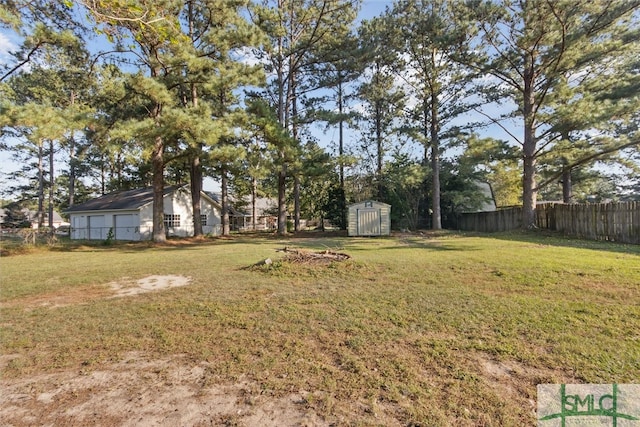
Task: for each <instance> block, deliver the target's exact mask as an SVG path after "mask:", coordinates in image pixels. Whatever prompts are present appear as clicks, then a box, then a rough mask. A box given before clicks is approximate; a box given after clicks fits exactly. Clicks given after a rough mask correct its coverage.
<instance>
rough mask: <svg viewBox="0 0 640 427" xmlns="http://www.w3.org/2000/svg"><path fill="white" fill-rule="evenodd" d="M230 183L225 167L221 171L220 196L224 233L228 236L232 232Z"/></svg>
mask: <svg viewBox="0 0 640 427" xmlns="http://www.w3.org/2000/svg"><path fill="white" fill-rule="evenodd" d="M228 187H229V184H228V179H227V170H226V169H225V168H224V167H223V168H222V169H221V171H220V191H221V192H222V195H221V196H220V198H221V202H222V218H221V220H222V235H223V236H228V235H229V234H231V231H230V230H231V227H229V189H228Z"/></svg>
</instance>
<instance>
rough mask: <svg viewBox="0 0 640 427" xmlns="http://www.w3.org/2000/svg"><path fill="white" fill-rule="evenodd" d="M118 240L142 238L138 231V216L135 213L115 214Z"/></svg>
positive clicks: (116, 237)
mask: <svg viewBox="0 0 640 427" xmlns="http://www.w3.org/2000/svg"><path fill="white" fill-rule="evenodd" d="M114 224H115V228H116V229H115V233H114V234H115V236H114V237H115V239H116V240H140V235H139V233H138V216H137V215H133V214H121V215H115V221H114Z"/></svg>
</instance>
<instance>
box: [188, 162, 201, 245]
mask: <svg viewBox="0 0 640 427" xmlns="http://www.w3.org/2000/svg"><path fill="white" fill-rule="evenodd" d="M189 172H190V175H191V176H190V188H191V206H192V209H193V235H194V237H198V236H202V235H203V234H204V233H203V231H202V217H201V214H202V212H201V210H200V198H201V197H200V193H201V192H202V163H201V162H200V156H199V155H198V152H196V153H194V155H193V156H192V157H191V168H190V171H189Z"/></svg>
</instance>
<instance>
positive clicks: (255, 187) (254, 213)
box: [251, 177, 258, 231]
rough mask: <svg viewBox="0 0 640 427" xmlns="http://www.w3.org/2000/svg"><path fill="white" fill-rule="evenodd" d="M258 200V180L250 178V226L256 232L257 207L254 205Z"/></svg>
mask: <svg viewBox="0 0 640 427" xmlns="http://www.w3.org/2000/svg"><path fill="white" fill-rule="evenodd" d="M257 198H258V178H256V177H253V178H251V225H252V228H253V231H256V228H257V225H258V207H257V205H256V203H257Z"/></svg>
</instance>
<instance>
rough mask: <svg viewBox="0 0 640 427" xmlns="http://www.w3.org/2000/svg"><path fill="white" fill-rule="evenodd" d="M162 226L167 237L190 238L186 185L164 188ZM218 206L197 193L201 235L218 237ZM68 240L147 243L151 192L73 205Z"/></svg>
mask: <svg viewBox="0 0 640 427" xmlns="http://www.w3.org/2000/svg"><path fill="white" fill-rule="evenodd" d="M163 205H164V206H163V211H164V226H165V229H166V232H167V235H168V236H182V237H186V236H193V231H194V227H193V208H192V202H191V191H190V190H189V186H188V185H174V186H171V187H165V189H164V199H163ZM220 211H221V207H220V205H219V204H218V203H217V202H216V201H215V200H213V199H212V198H211V197H209V196H208V195H207V194H206V193H204V192H202V193H201V194H200V220H201V221H202V231H203V232H204V234H214V235H215V234H220V231H221V230H220V223H221V220H220ZM66 212H67V213H68V214H69V222H70V223H71V232H70V237H71V238H72V239H86V240H105V239H107V238H112V239H114V240H150V239H151V237H152V231H153V189H152V188H150V187H147V188H140V189H136V190H127V191H119V192H115V193H111V194H106V195H104V196H102V197H98V198H97V199H93V200H89V201H87V202H85V203H81V204H78V205H74V206H72V207H71V208H69V209H68V210H67V211H66Z"/></svg>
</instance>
